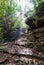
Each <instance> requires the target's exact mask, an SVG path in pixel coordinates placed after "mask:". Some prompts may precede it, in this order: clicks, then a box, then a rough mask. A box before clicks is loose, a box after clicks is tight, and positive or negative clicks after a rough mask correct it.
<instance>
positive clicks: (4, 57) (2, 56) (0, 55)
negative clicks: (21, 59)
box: [0, 52, 8, 63]
mask: <svg viewBox="0 0 44 65" xmlns="http://www.w3.org/2000/svg"><path fill="white" fill-rule="evenodd" d="M7 58H8V57H7V55H6V54H4V53H2V52H0V63H3V62H5V61H6V60H7Z"/></svg>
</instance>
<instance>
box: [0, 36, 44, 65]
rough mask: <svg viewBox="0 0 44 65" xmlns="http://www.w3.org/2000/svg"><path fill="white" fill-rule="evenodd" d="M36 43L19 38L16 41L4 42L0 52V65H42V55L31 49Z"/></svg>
mask: <svg viewBox="0 0 44 65" xmlns="http://www.w3.org/2000/svg"><path fill="white" fill-rule="evenodd" d="M33 44H36V42H35V43H34V42H29V43H28V41H27V38H26V37H21V38H19V39H18V40H16V41H12V42H6V43H4V44H3V46H4V47H3V49H1V50H0V65H32V64H33V65H44V53H42V52H38V51H36V50H34V49H33Z"/></svg>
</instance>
